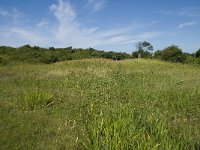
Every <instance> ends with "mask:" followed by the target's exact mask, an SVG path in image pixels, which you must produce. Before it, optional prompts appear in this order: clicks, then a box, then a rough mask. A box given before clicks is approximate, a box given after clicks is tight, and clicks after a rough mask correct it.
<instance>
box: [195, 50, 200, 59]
mask: <svg viewBox="0 0 200 150" xmlns="http://www.w3.org/2000/svg"><path fill="white" fill-rule="evenodd" d="M195 57H196V58H200V49H199V50H198V51H196V53H195Z"/></svg>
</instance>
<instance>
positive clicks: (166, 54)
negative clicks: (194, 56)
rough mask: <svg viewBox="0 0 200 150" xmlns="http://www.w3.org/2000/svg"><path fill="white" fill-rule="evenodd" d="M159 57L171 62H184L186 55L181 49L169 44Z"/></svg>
mask: <svg viewBox="0 0 200 150" xmlns="http://www.w3.org/2000/svg"><path fill="white" fill-rule="evenodd" d="M161 59H162V60H165V61H171V62H184V61H185V59H186V56H185V55H184V54H183V52H182V49H180V48H179V47H178V46H176V45H171V46H169V47H167V48H165V49H164V50H163V52H162V54H161Z"/></svg>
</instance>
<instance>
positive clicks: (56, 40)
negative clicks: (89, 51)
mask: <svg viewBox="0 0 200 150" xmlns="http://www.w3.org/2000/svg"><path fill="white" fill-rule="evenodd" d="M91 2H92V1H91ZM49 9H50V11H51V13H53V15H54V17H55V19H56V21H55V22H54V23H50V21H49V20H45V19H44V20H41V21H40V22H38V23H37V24H35V26H31V27H28V26H24V25H17V26H4V27H2V26H1V27H0V39H3V40H1V41H0V44H1V45H4V44H5V43H6V44H7V45H14V46H20V45H24V44H27V43H28V44H30V45H38V46H45V47H48V46H55V47H67V46H73V47H82V48H87V47H95V48H96V47H101V46H108V47H112V46H115V47H116V46H117V45H118V46H120V45H123V44H133V45H134V43H135V42H137V41H140V40H148V39H150V38H155V37H157V36H158V33H156V32H151V33H150V32H148V33H140V34H136V33H135V32H136V31H137V29H138V28H146V27H149V26H152V25H154V24H155V23H157V22H155V21H154V22H150V23H145V24H130V25H128V26H124V27H113V28H111V29H109V28H108V29H105V28H104V29H101V28H99V27H96V26H94V27H84V26H83V25H82V24H81V23H80V22H78V19H77V14H76V11H75V9H74V7H73V6H72V5H71V3H70V2H69V1H64V0H58V3H57V4H53V5H51V6H50V7H49ZM19 17H20V16H19ZM44 29H48V30H44ZM159 34H160V33H159Z"/></svg>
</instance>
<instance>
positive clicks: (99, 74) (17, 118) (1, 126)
mask: <svg viewBox="0 0 200 150" xmlns="http://www.w3.org/2000/svg"><path fill="white" fill-rule="evenodd" d="M0 149H2V150H4V149H5V150H7V149H34V150H35V149H41V150H43V149H49V150H51V149H52V150H54V149H67V150H71V149H91V150H92V149H93V150H127V149H136V150H182V149H183V150H184V149H185V150H198V149H200V67H199V66H192V65H182V64H173V63H166V62H160V61H155V60H126V61H110V60H101V59H94V60H77V61H66V62H59V63H55V64H49V65H44V64H43V65H42V64H41V65H40V64H22V63H18V64H9V65H6V66H3V65H2V66H0Z"/></svg>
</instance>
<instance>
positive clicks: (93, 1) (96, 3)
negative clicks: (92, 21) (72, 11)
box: [88, 0, 106, 11]
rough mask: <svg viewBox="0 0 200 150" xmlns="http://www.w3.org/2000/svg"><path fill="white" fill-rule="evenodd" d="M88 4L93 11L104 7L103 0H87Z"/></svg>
mask: <svg viewBox="0 0 200 150" xmlns="http://www.w3.org/2000/svg"><path fill="white" fill-rule="evenodd" d="M88 4H89V5H90V6H91V7H92V9H93V11H99V10H101V9H103V8H104V7H105V4H106V2H105V0H88Z"/></svg>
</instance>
